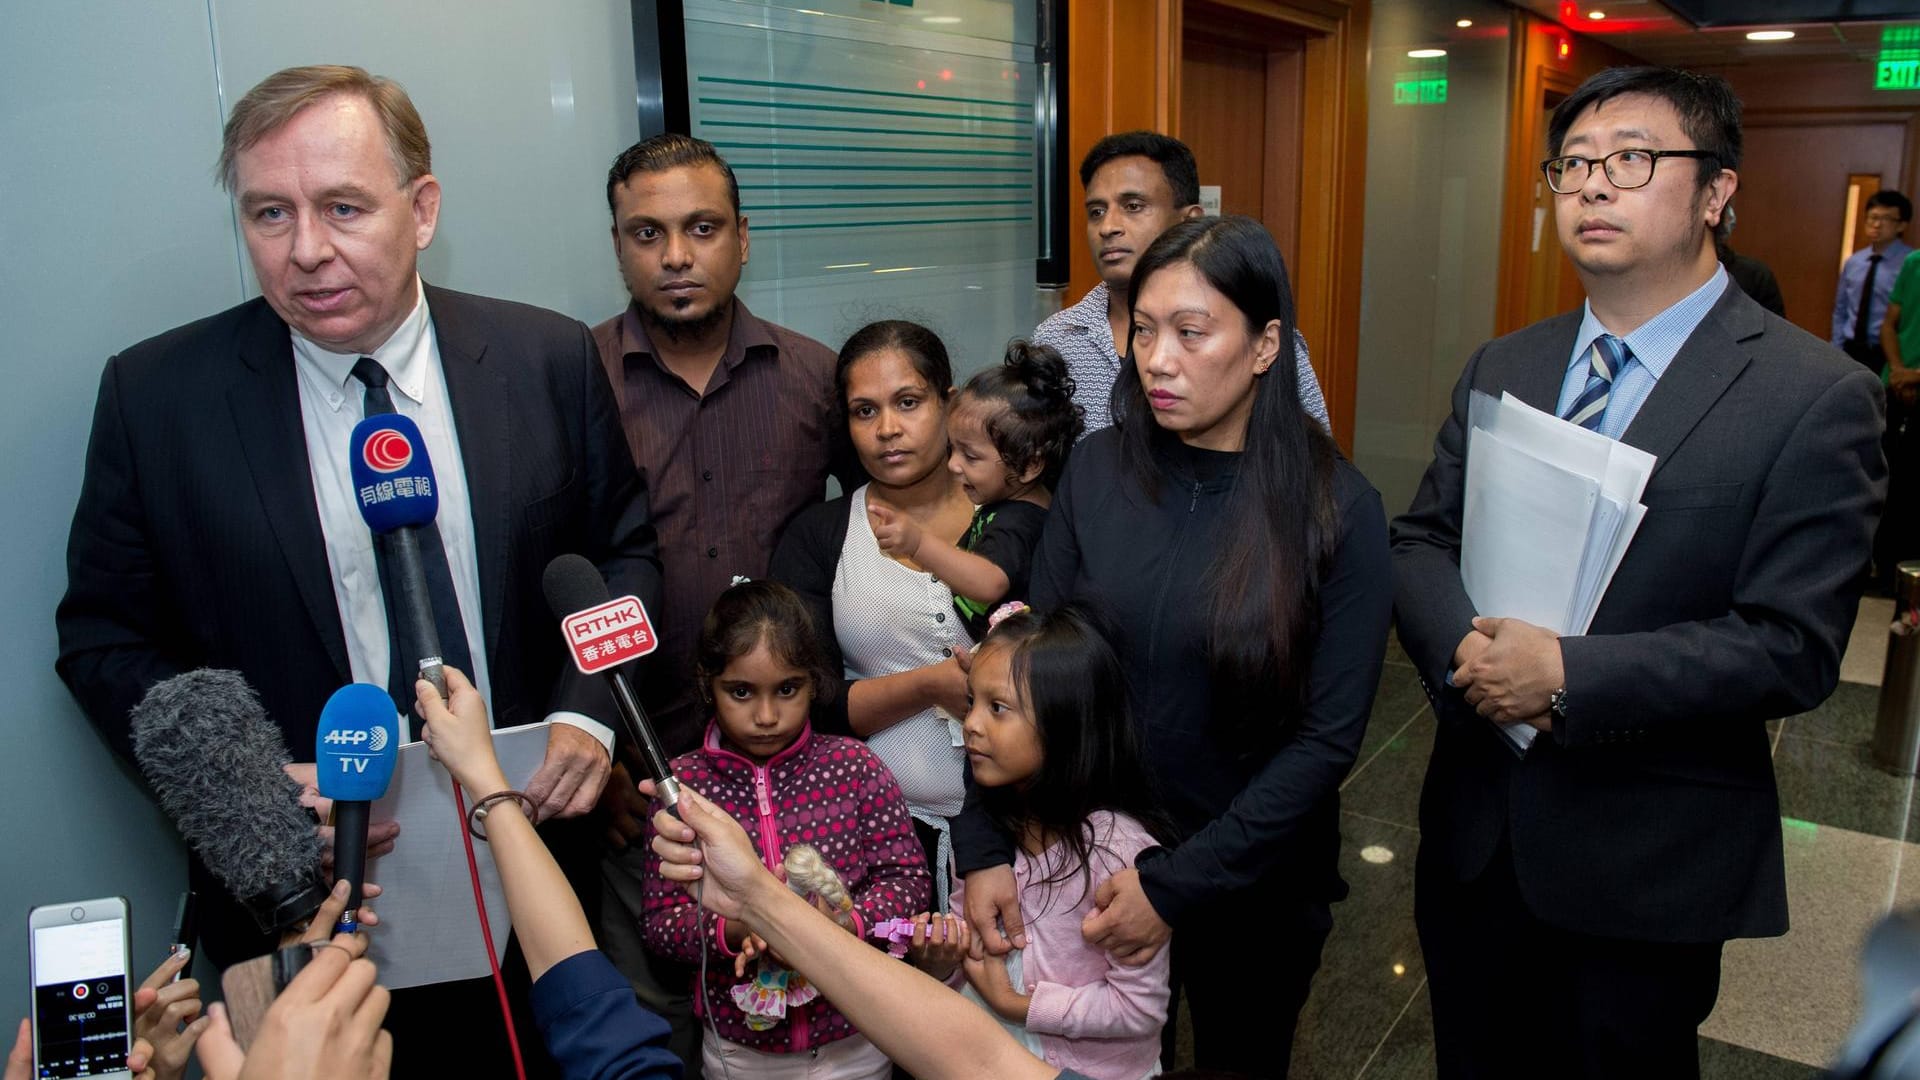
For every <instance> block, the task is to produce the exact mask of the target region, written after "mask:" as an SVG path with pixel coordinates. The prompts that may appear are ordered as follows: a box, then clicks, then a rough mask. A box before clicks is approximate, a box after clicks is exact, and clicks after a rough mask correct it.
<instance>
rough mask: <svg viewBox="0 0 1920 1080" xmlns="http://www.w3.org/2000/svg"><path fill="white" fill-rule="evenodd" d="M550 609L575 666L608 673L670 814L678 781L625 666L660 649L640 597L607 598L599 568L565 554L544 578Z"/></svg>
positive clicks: (583, 670) (622, 716)
mask: <svg viewBox="0 0 1920 1080" xmlns="http://www.w3.org/2000/svg"><path fill="white" fill-rule="evenodd" d="M540 584H541V587H542V588H543V589H544V590H545V591H546V594H547V607H548V608H549V609H551V610H552V611H553V615H554V618H556V619H559V620H560V632H561V633H562V634H564V635H565V636H566V639H567V647H568V651H569V652H570V653H571V654H572V656H573V663H574V666H575V667H577V668H579V669H580V671H581V673H582V674H585V675H594V674H604V675H605V676H606V677H607V682H608V684H610V685H611V686H612V688H613V703H614V705H615V706H617V707H618V708H619V710H620V719H621V720H622V721H624V722H625V723H626V727H627V735H628V737H629V738H631V739H632V740H633V743H634V745H635V746H638V747H639V748H640V753H641V754H642V755H643V756H644V757H645V758H646V760H647V769H648V771H650V772H652V773H653V780H654V783H655V784H657V785H658V786H659V792H660V801H661V803H663V804H664V805H665V806H666V807H667V809H669V810H671V809H673V808H674V806H675V805H676V804H677V803H679V801H680V782H679V781H678V780H675V779H674V778H673V769H672V767H670V766H669V765H668V764H667V755H666V752H665V751H663V750H662V749H661V748H660V738H659V736H657V735H655V734H654V733H653V724H652V723H650V722H649V721H648V720H647V711H646V710H645V709H643V708H641V707H640V699H639V697H637V696H636V695H635V694H634V692H633V684H632V683H630V682H628V681H627V673H626V672H624V671H622V670H621V667H622V666H623V665H625V664H626V662H627V661H629V660H637V659H639V658H640V657H642V656H645V655H647V654H648V653H650V652H652V651H653V650H655V649H657V648H659V647H660V639H659V638H658V637H657V636H656V635H655V634H654V632H653V623H652V622H651V621H649V620H648V618H647V608H646V605H644V604H642V603H641V602H640V598H639V597H637V596H622V597H620V598H619V599H617V600H611V599H608V597H607V581H606V579H605V578H603V577H601V576H600V570H599V568H597V567H595V566H594V565H593V564H592V563H590V562H588V561H587V560H586V559H585V558H583V557H581V556H579V555H561V556H558V557H556V558H555V559H554V560H553V561H552V562H550V563H548V564H547V570H546V573H545V574H543V575H541V578H540Z"/></svg>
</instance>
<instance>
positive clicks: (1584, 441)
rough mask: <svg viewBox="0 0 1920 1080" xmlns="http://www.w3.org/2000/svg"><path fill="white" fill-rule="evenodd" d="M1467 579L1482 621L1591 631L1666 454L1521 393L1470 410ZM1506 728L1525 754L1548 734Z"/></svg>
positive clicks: (1482, 398) (1485, 398) (1479, 397)
mask: <svg viewBox="0 0 1920 1080" xmlns="http://www.w3.org/2000/svg"><path fill="white" fill-rule="evenodd" d="M1467 419H1468V428H1469V430H1468V433H1467V482H1466V500H1465V506H1464V512H1463V514H1462V522H1461V533H1460V581H1461V583H1462V584H1463V585H1465V586H1466V590H1467V597H1468V598H1469V599H1470V600H1472V601H1473V606H1474V609H1475V610H1477V611H1479V612H1480V614H1482V615H1487V616H1493V617H1497V618H1509V619H1521V620H1524V621H1526V622H1530V623H1533V624H1535V625H1537V626H1544V627H1546V628H1547V629H1549V630H1552V631H1553V632H1555V633H1557V634H1561V635H1577V634H1584V633H1586V632H1587V627H1589V626H1591V625H1592V624H1593V615H1594V612H1595V611H1597V610H1599V608H1600V601H1601V599H1602V598H1603V597H1605V596H1606V592H1607V585H1608V584H1609V583H1610V582H1612V581H1613V573H1614V571H1615V570H1617V569H1619V567H1620V560H1621V559H1622V558H1624V557H1625V556H1626V554H1627V545H1628V544H1629V543H1631V542H1632V540H1633V534H1634V532H1635V531H1637V530H1638V529H1639V528H1640V521H1641V519H1642V518H1644V517H1645V516H1646V513H1647V508H1646V507H1645V506H1643V505H1641V504H1640V495H1641V493H1642V492H1644V491H1645V490H1646V487H1647V478H1648V477H1650V476H1652V475H1653V465H1654V457H1653V455H1652V454H1649V453H1647V452H1646V451H1645V450H1640V449H1636V448H1634V447H1631V446H1628V445H1626V444H1625V443H1621V442H1618V441H1616V440H1613V439H1609V438H1607V437H1606V436H1604V435H1601V434H1599V433H1598V432H1593V431H1588V430H1587V429H1585V428H1583V427H1580V426H1578V425H1577V424H1571V423H1568V422H1567V421H1565V420H1562V419H1560V418H1559V417H1557V416H1554V415H1553V414H1552V413H1546V412H1542V411H1540V410H1539V409H1536V408H1534V407H1533V406H1531V405H1528V404H1526V403H1525V402H1523V401H1521V400H1520V399H1519V398H1516V397H1514V396H1513V395H1512V394H1511V393H1509V394H1506V395H1504V396H1502V397H1500V398H1499V399H1497V400H1496V399H1495V398H1493V397H1492V396H1490V395H1487V394H1483V393H1479V392H1475V394H1474V395H1473V399H1472V401H1471V402H1470V403H1469V405H1468V413H1467ZM1501 730H1502V731H1503V732H1505V734H1506V736H1507V738H1508V739H1510V740H1511V741H1512V742H1513V744H1514V745H1515V746H1516V747H1518V748H1519V749H1521V750H1525V749H1526V748H1527V747H1528V746H1530V745H1531V744H1532V742H1533V739H1534V736H1536V735H1538V734H1539V731H1538V730H1537V729H1535V728H1533V727H1531V726H1530V725H1527V724H1523V723H1522V724H1510V725H1503V726H1502V728H1501Z"/></svg>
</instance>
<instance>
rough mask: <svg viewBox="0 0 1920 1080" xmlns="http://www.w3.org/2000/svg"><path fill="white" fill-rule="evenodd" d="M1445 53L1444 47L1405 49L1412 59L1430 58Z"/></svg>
mask: <svg viewBox="0 0 1920 1080" xmlns="http://www.w3.org/2000/svg"><path fill="white" fill-rule="evenodd" d="M1445 55H1447V50H1445V49H1408V50H1407V56H1408V57H1410V58H1412V59H1414V60H1432V59H1433V58H1434V57H1437V56H1445Z"/></svg>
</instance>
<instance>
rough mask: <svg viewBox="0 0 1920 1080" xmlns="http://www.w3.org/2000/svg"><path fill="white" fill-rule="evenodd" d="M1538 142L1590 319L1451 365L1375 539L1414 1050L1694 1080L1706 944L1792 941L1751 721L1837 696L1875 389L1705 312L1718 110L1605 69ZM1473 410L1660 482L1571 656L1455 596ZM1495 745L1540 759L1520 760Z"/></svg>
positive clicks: (1763, 734) (1656, 79) (1775, 821)
mask: <svg viewBox="0 0 1920 1080" xmlns="http://www.w3.org/2000/svg"><path fill="white" fill-rule="evenodd" d="M1549 142H1550V145H1551V146H1552V148H1553V149H1552V153H1553V155H1554V156H1553V158H1551V159H1550V160H1548V161H1547V162H1545V163H1544V167H1543V168H1544V172H1545V174H1546V179H1547V181H1548V183H1549V184H1550V185H1551V186H1552V189H1553V190H1554V191H1555V192H1556V212H1557V220H1558V229H1559V234H1560V241H1561V244H1562V246H1563V247H1564V248H1565V249H1566V252H1567V254H1568V257H1569V258H1570V259H1572V261H1573V264H1574V267H1575V268H1576V270H1577V271H1578V273H1579V275H1580V280H1581V283H1582V284H1583V285H1584V286H1585V287H1586V290H1587V303H1586V307H1585V310H1584V311H1582V312H1572V313H1569V314H1566V315H1562V316H1559V317H1557V318H1553V319H1549V320H1547V321H1545V322H1542V323H1539V324H1537V325H1534V326H1531V327H1528V328H1527V329H1525V330H1522V331H1520V332H1518V333H1516V334H1512V335H1509V336H1508V337H1504V338H1501V339H1498V340H1496V341H1492V342H1489V343H1487V344H1486V345H1485V346H1483V347H1482V348H1481V349H1480V350H1479V351H1478V352H1476V353H1475V354H1474V356H1473V358H1472V359H1471V360H1469V361H1468V363H1467V368H1466V371H1465V373H1464V374H1463V375H1462V376H1461V378H1460V382H1459V385H1458V386H1457V387H1456V388H1455V390H1454V398H1453V414H1452V416H1451V417H1450V418H1449V419H1448V420H1447V422H1446V424H1445V426H1444V427H1443V428H1442V429H1441V431H1440V435H1439V438H1438V440H1437V442H1436V445H1435V453H1434V462H1433V464H1432V466H1431V467H1430V468H1429V469H1428V471H1427V475H1426V478H1425V480H1424V481H1423V482H1422V484H1421V487H1420V490H1419V493H1418V494H1417V495H1416V496H1415V499H1414V502H1413V506H1412V508H1411V509H1410V510H1408V512H1407V513H1406V515H1405V516H1403V517H1401V518H1400V519H1399V520H1397V521H1396V522H1394V525H1393V541H1394V568H1395V574H1396V578H1397V582H1398V600H1397V605H1396V607H1397V613H1398V618H1399V623H1400V634H1401V640H1402V642H1404V644H1405V646H1406V649H1407V652H1408V654H1409V655H1410V656H1411V657H1412V659H1413V661H1414V663H1415V665H1416V666H1417V667H1418V668H1419V670H1420V673H1421V679H1422V682H1423V683H1424V684H1425V686H1426V687H1427V691H1428V694H1429V696H1430V697H1431V698H1432V700H1433V702H1434V707H1435V713H1436V715H1437V717H1438V719H1439V732H1438V736H1437V739H1436V742H1435V745H1434V752H1433V759H1432V761H1431V763H1430V765H1429V767H1428V771H1427V781H1426V787H1425V790H1424V792H1423V793H1422V798H1421V844H1420V857H1419V863H1418V867H1417V871H1416V887H1417V891H1416V903H1415V914H1416V921H1417V923H1418V925H1419V931H1420V941H1421V947H1422V949H1423V951H1424V952H1425V955H1426V959H1427V965H1428V974H1429V979H1430V986H1431V988H1432V994H1433V1013H1434V1033H1435V1045H1436V1050H1437V1053H1438V1057H1439V1065H1440V1074H1441V1075H1442V1076H1444V1077H1456V1076H1476V1077H1478V1076H1522V1075H1524V1076H1662V1077H1674V1076H1686V1075H1697V1073H1698V1064H1697V1061H1696V1050H1695V1047H1696V1041H1695V1030H1696V1028H1697V1027H1698V1026H1699V1024H1700V1023H1701V1022H1702V1021H1703V1020H1705V1019H1706V1017H1707V1015H1708V1013H1709V1012H1711V1011H1712V1008H1713V1004H1714V999H1715V997H1716V996H1717V994H1718V990H1719V974H1720V950H1721V945H1722V943H1723V942H1724V941H1726V940H1727V939H1729V938H1736V937H1756V936H1767V935H1775V934H1780V933H1784V932H1785V930H1786V927H1787V910H1786V887H1785V879H1784V874H1783V870H1782V857H1781V847H1780V818H1779V813H1780V810H1779V800H1778V797H1777V793H1776V791H1775V788H1774V780H1773V769H1772V761H1771V758H1770V755H1769V744H1768V738H1767V731H1766V726H1765V722H1766V721H1767V720H1768V719H1770V718H1772V717H1778V716H1784V715H1787V714H1790V713H1795V712H1800V711H1802V710H1805V709H1808V708H1811V707H1813V706H1814V705H1815V704H1817V703H1819V702H1820V701H1821V700H1822V699H1824V698H1825V697H1826V696H1827V694H1828V693H1830V692H1831V691H1832V689H1833V687H1834V683H1835V681H1836V680H1837V679H1838V677H1839V665H1840V653H1841V649H1842V647H1843V646H1844V644H1845V642H1846V639H1847V634H1848V630H1849V628H1850V627H1851V625H1852V622H1853V616H1854V607H1855V604H1856V603H1857V600H1858V596H1859V580H1860V570H1861V568H1862V567H1863V566H1865V565H1866V559H1867V549H1868V543H1869V540H1870V538H1871V536H1872V533H1873V523H1874V517H1875V515H1876V513H1877V512H1878V510H1879V506H1880V503H1881V500H1882V498H1883V496H1884V494H1885V484H1886V466H1885V462H1884V461H1883V459H1882V457H1881V454H1880V449H1879V432H1880V416H1881V399H1880V390H1879V386H1878V384H1877V382H1876V381H1875V380H1874V379H1873V377H1872V376H1871V375H1870V374H1869V373H1868V372H1866V371H1865V370H1863V369H1862V368H1861V367H1860V366H1859V365H1858V364H1855V363H1853V362H1852V361H1850V360H1848V359H1847V358H1846V357H1844V356H1842V355H1841V354H1840V353H1839V352H1838V351H1837V350H1835V349H1833V348H1832V347H1831V346H1829V345H1827V344H1826V343H1824V342H1821V341H1819V340H1817V339H1815V338H1813V337H1811V336H1810V335H1808V334H1806V333H1804V332H1802V331H1800V330H1798V329H1796V328H1794V327H1793V326H1792V325H1791V324H1789V323H1787V322H1785V321H1784V320H1782V319H1780V318H1778V317H1777V316H1773V315H1770V314H1768V313H1766V312H1765V311H1763V310H1761V308H1760V306H1759V305H1758V304H1756V303H1754V302H1753V300H1751V299H1750V298H1748V297H1747V296H1746V294H1744V293H1743V292H1741V291H1740V290H1739V289H1738V288H1730V287H1728V280H1727V274H1726V272H1725V271H1724V270H1723V269H1721V267H1720V265H1719V263H1718V262H1717V261H1716V259H1715V253H1714V245H1713V232H1714V229H1715V228H1716V227H1717V226H1719V225H1720V224H1721V222H1722V216H1723V213H1724V211H1725V209H1726V204H1727V201H1728V200H1729V199H1731V198H1732V197H1733V194H1734V191H1735V189H1736V188H1737V186H1738V183H1739V179H1738V176H1737V174H1736V173H1735V171H1734V170H1735V169H1736V168H1737V167H1738V165H1739V162H1740V113H1739V103H1738V102H1737V101H1736V100H1735V99H1734V97H1733V95H1732V93H1731V91H1730V90H1729V89H1728V87H1727V85H1726V84H1725V83H1724V82H1723V81H1721V80H1719V79H1717V78H1703V77H1700V76H1696V75H1692V74H1688V73H1685V72H1677V71H1670V70H1661V69H1654V68H1617V69H1613V70H1609V71H1606V72H1603V73H1601V74H1599V75H1596V76H1594V77H1593V78H1592V79H1589V80H1588V81H1587V82H1586V83H1585V84H1584V85H1582V86H1581V87H1580V88H1579V89H1578V90H1577V91H1576V92H1575V93H1574V94H1573V95H1572V96H1571V97H1569V98H1568V99H1567V100H1566V102H1565V103H1564V104H1562V105H1561V106H1560V108H1559V111H1558V112H1556V113H1555V114H1554V117H1553V121H1552V125H1551V129H1550V132H1549ZM1475 390H1481V391H1486V392H1489V393H1492V394H1496V395H1497V394H1499V393H1501V392H1502V391H1512V392H1513V393H1514V394H1515V395H1517V396H1518V397H1520V398H1521V399H1522V400H1524V401H1526V402H1528V403H1529V404H1532V405H1535V406H1537V407H1540V408H1544V409H1552V410H1554V411H1555V412H1556V413H1557V414H1559V415H1561V416H1562V417H1565V418H1567V419H1569V420H1571V421H1573V422H1575V423H1580V424H1582V425H1584V426H1586V427H1589V428H1591V429H1593V430H1596V431H1599V432H1600V433H1602V434H1604V435H1606V436H1608V437H1609V438H1616V439H1620V440H1622V441H1624V442H1626V443H1628V444H1630V445H1633V446H1637V447H1640V448H1641V449H1644V450H1647V451H1649V452H1651V453H1652V454H1654V455H1655V456H1656V458H1657V459H1658V463H1657V465H1656V466H1655V470H1654V473H1653V476H1652V479H1651V481H1650V482H1649V484H1648V486H1647V489H1646V493H1645V495H1644V499H1643V501H1644V502H1645V504H1646V506H1647V515H1646V519H1645V521H1644V522H1643V523H1642V525H1641V526H1640V529H1639V532H1638V534H1637V535H1636V536H1635V538H1634V540H1633V543H1632V546H1631V547H1630V548H1629V550H1628V551H1627V554H1626V557H1625V560H1624V562H1622V564H1621V565H1620V568H1619V571H1618V573H1617V574H1616V576H1615V577H1614V579H1613V582H1612V585H1611V587H1610V588H1609V590H1608V591H1607V594H1606V597H1605V600H1604V601H1603V602H1602V604H1601V606H1600V608H1599V612H1598V614H1597V615H1596V617H1595V618H1594V621H1593V625H1592V627H1591V630H1590V632H1589V633H1587V634H1585V635H1582V636H1578V637H1556V636H1555V635H1554V634H1553V633H1552V632H1550V631H1548V630H1545V629H1543V628H1541V627H1538V626H1532V625H1529V624H1526V623H1523V622H1520V621H1518V620H1513V619H1501V618H1481V617H1479V616H1481V615H1483V614H1484V615H1493V616H1497V615H1499V614H1500V613H1499V612H1485V613H1482V612H1477V611H1475V610H1474V607H1473V604H1472V602H1471V601H1470V600H1469V599H1468V597H1467V595H1466V593H1465V590H1464V589H1463V588H1462V586H1461V581H1460V568H1459V558H1460V535H1461V513H1462V509H1461V504H1462V483H1463V477H1464V471H1465V470H1464V459H1465V456H1466V437H1467V410H1468V401H1469V397H1470V392H1471V391H1475ZM1476 713H1477V714H1478V715H1476ZM1489 721H1494V722H1499V723H1506V724H1514V723H1519V724H1526V725H1529V726H1531V727H1532V728H1534V729H1537V731H1538V732H1539V733H1540V734H1539V737H1538V738H1537V739H1535V740H1534V742H1533V743H1532V746H1531V749H1530V750H1529V751H1528V752H1527V753H1526V754H1525V756H1524V757H1521V756H1519V755H1517V754H1516V753H1515V752H1514V751H1513V750H1512V749H1511V748H1510V744H1509V743H1508V741H1507V739H1506V737H1505V736H1504V735H1503V734H1502V733H1501V732H1500V731H1498V730H1497V729H1496V727H1495V726H1494V723H1490V722H1489Z"/></svg>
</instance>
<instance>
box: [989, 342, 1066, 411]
mask: <svg viewBox="0 0 1920 1080" xmlns="http://www.w3.org/2000/svg"><path fill="white" fill-rule="evenodd" d="M1002 363H1003V364H1005V365H1006V367H1007V368H1008V369H1009V370H1010V371H1011V373H1012V374H1013V376H1014V377H1015V378H1017V379H1019V380H1020V381H1021V382H1023V383H1025V384H1026V385H1027V392H1028V393H1030V394H1032V395H1033V396H1034V397H1037V398H1041V399H1043V400H1046V401H1053V402H1062V401H1072V400H1073V391H1074V389H1075V388H1074V384H1073V376H1071V375H1069V374H1068V373H1067V362H1066V360H1065V359H1064V358H1062V357H1061V355H1060V354H1059V353H1058V352H1057V351H1055V350H1054V348H1053V347H1052V346H1050V345H1036V344H1034V343H1033V342H1031V341H1028V340H1026V339H1024V338H1014V339H1013V340H1012V341H1009V342H1007V355H1006V357H1005V359H1004V360H1002Z"/></svg>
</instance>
